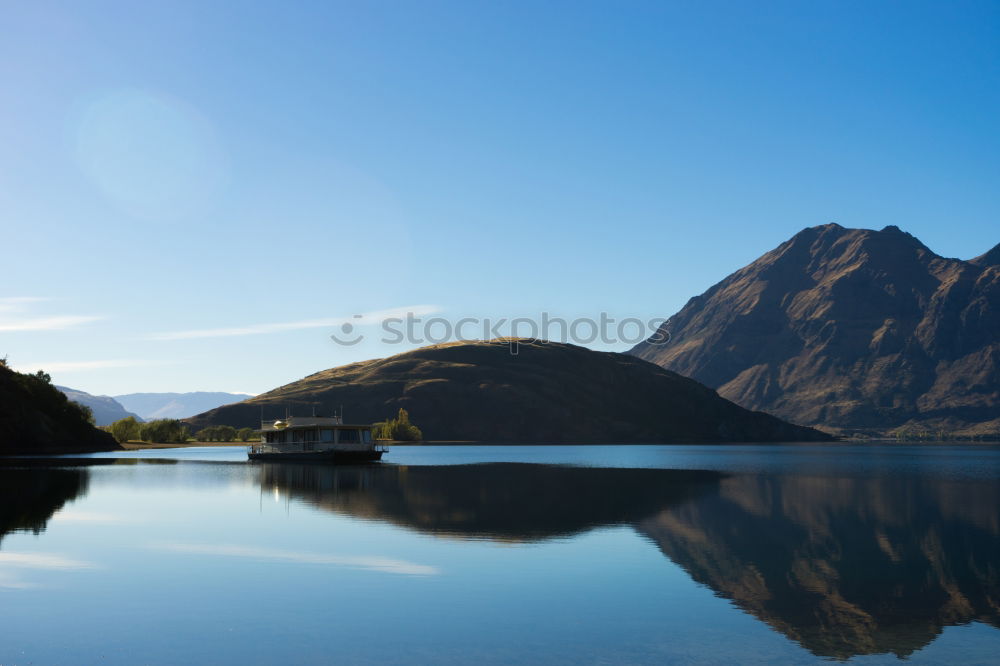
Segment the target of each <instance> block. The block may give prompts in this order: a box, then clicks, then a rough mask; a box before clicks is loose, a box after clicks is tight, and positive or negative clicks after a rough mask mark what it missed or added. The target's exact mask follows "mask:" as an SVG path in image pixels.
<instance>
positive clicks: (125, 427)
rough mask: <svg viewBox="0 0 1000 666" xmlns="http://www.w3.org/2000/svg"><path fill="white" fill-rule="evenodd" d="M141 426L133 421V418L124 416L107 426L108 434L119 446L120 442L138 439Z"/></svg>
mask: <svg viewBox="0 0 1000 666" xmlns="http://www.w3.org/2000/svg"><path fill="white" fill-rule="evenodd" d="M141 425H142V424H140V423H139V422H138V421H136V420H135V417H134V416H126V417H125V418H123V419H118V420H117V421H115V422H114V423H112V424H111V425H109V426H108V432H110V433H111V436H112V437H114V438H115V441H116V442H118V443H119V444H121V443H122V442H128V441H130V440H133V439H139V427H140V426H141Z"/></svg>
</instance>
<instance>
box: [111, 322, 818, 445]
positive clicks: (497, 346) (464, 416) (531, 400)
mask: <svg viewBox="0 0 1000 666" xmlns="http://www.w3.org/2000/svg"><path fill="white" fill-rule="evenodd" d="M125 404H129V403H127V402H126V403H125ZM341 406H342V407H343V409H344V410H345V415H346V419H347V421H349V422H353V423H372V422H375V421H379V420H383V419H385V418H386V417H391V416H395V414H396V412H397V410H398V409H399V408H405V409H407V410H409V412H410V415H411V418H412V420H413V422H414V423H415V424H416V425H418V426H419V427H420V428H421V429H422V430H423V432H424V436H425V437H427V438H428V439H431V440H469V441H480V442H523V443H529V442H610V443H630V442H669V441H704V442H720V441H790V440H810V441H815V440H824V439H827V436H826V435H823V434H822V433H820V432H818V431H816V430H813V429H810V428H802V427H799V426H795V425H792V424H790V423H785V422H784V421H781V420H779V419H777V418H774V417H773V416H770V415H768V414H763V413H760V412H750V411H748V410H745V409H743V408H741V407H738V406H737V405H735V404H733V403H731V402H729V401H728V400H725V399H723V398H720V397H719V396H718V394H716V392H715V391H713V390H711V389H708V388H706V387H704V386H702V385H701V384H698V383H697V382H695V381H694V380H691V379H687V378H686V377H681V376H680V375H677V374H675V373H673V372H668V371H666V370H664V369H662V368H660V367H658V366H656V365H653V364H652V363H647V362H645V361H642V360H639V359H637V358H634V357H632V356H627V355H625V354H615V353H608V352H596V351H591V350H589V349H585V348H583V347H577V346H574V345H567V344H559V343H538V342H532V343H528V342H521V344H520V345H519V352H518V354H517V355H516V356H515V355H512V354H511V350H510V347H509V346H508V344H507V343H505V342H499V343H498V342H496V341H494V342H461V343H449V344H442V345H433V346H430V347H424V348H422V349H417V350H414V351H410V352H405V353H402V354H397V355H396V356H390V357H389V358H384V359H378V360H374V361H364V362H361V363H352V364H350V365H345V366H342V367H339V368H332V369H330V370H324V371H322V372H318V373H316V374H313V375H309V376H308V377H306V378H304V379H301V380H299V381H296V382H292V383H291V384H288V385H286V386H282V387H280V388H277V389H274V390H273V391H269V392H267V393H264V394H261V395H259V396H257V397H255V398H250V399H248V400H245V401H244V402H240V403H237V404H233V405H226V406H224V407H218V408H216V409H212V410H210V411H208V412H206V413H204V414H200V415H198V416H195V417H193V418H190V419H187V421H188V423H189V424H190V425H191V426H192V427H193V429H198V428H201V427H204V426H209V425H231V426H235V427H244V426H250V427H259V423H260V419H261V417H262V416H263V418H265V419H272V418H279V417H282V416H284V415H285V413H286V410H288V411H291V413H292V414H293V415H308V414H310V413H312V412H313V410H316V412H317V413H320V414H331V413H333V411H334V410H336V409H339V408H340V407H341Z"/></svg>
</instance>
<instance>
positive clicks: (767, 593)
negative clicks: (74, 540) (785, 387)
mask: <svg viewBox="0 0 1000 666" xmlns="http://www.w3.org/2000/svg"><path fill="white" fill-rule="evenodd" d="M71 462H72V461H69V460H62V461H61V462H60V463H59V464H60V465H61V467H60V468H54V467H45V466H42V465H38V466H35V467H28V468H2V467H0V540H2V539H3V538H4V536H5V535H7V534H8V533H10V532H17V531H30V532H34V533H35V534H40V533H41V532H43V531H44V530H45V527H46V522H47V521H48V519H49V518H50V517H51V516H52V515H53V514H54V513H55V512H57V511H59V510H60V508H62V507H63V506H64V505H65V504H66V503H67V502H69V501H71V500H74V499H77V498H82V497H84V496H85V495H86V494H87V493H88V490H89V492H91V493H93V494H97V493H99V492H100V491H101V489H102V488H103V486H102V483H104V482H105V481H102V480H101V479H117V480H116V481H115V482H116V483H118V484H123V483H124V484H128V483H133V482H132V481H129V480H128V479H129V478H131V477H128V476H123V475H122V474H117V475H114V474H113V475H108V474H106V473H100V474H99V473H98V471H97V470H90V469H88V468H87V465H89V464H91V463H93V464H102V465H110V466H111V467H114V468H117V471H118V472H121V471H122V469H121V468H122V467H124V466H130V467H135V465H136V463H135V461H134V460H129V461H126V460H123V459H119V460H104V461H96V460H94V461H77V463H78V464H79V466H69V467H65V466H62V465H70V464H71ZM163 462H164V463H166V462H167V461H163ZM19 464H22V465H23V464H24V463H23V462H22V463H19ZM139 467H145V466H144V465H140V466H139ZM109 471H114V470H109ZM140 471H141V470H140ZM170 471H171V474H178V476H176V477H175V478H177V479H180V480H183V481H186V482H191V480H192V479H194V478H197V479H198V480H199V486H198V488H199V489H201V488H207V487H209V486H217V487H220V488H224V487H228V484H232V483H233V482H234V481H238V482H239V483H240V484H246V483H250V484H252V487H256V486H259V487H260V489H261V491H262V492H265V493H268V494H270V493H272V492H274V491H277V492H278V493H280V494H283V495H285V496H287V497H289V498H291V499H292V500H294V501H298V502H302V503H305V504H308V505H311V506H313V507H316V508H317V509H319V510H321V511H329V512H334V513H337V514H340V515H344V516H349V517H354V518H360V519H362V520H366V521H380V522H385V523H389V524H393V525H397V526H400V527H403V528H406V529H410V530H415V531H418V532H421V533H425V534H433V535H443V536H448V537H450V538H458V539H488V540H495V541H500V542H536V541H542V540H546V539H553V538H568V537H572V536H574V535H579V534H583V533H585V532H587V531H589V530H593V529H596V528H601V527H611V526H620V525H626V526H631V527H632V528H633V529H634V530H636V532H637V533H638V534H640V535H642V537H644V538H646V539H649V540H650V541H651V542H652V543H654V544H655V545H656V546H657V547H658V548H659V550H660V551H661V552H662V553H663V554H664V555H665V556H666V557H668V558H669V559H670V560H672V561H673V562H674V563H676V564H677V565H678V566H680V567H681V568H682V569H683V570H684V571H686V572H687V574H688V575H689V576H690V577H691V578H692V579H693V580H694V581H696V582H697V583H699V584H702V585H705V586H707V587H708V588H709V589H711V590H713V591H714V592H715V593H716V595H718V596H720V597H722V598H725V599H729V600H731V601H732V603H733V604H734V605H735V606H736V607H737V608H739V609H741V610H742V611H744V612H746V613H748V614H750V615H751V616H753V617H755V618H757V619H758V620H760V621H762V622H764V623H766V624H767V625H768V626H769V627H771V628H772V629H774V630H775V631H777V632H780V633H781V634H783V635H784V636H786V637H788V638H789V639H791V640H793V641H795V642H797V643H798V644H799V645H801V646H802V647H804V648H805V649H807V650H809V651H810V652H811V653H812V654H814V655H816V656H819V657H827V658H835V659H848V658H851V657H854V656H857V655H868V654H895V655H897V656H899V657H906V656H908V655H910V654H912V653H913V652H915V651H917V650H919V649H921V648H922V647H924V646H926V645H927V644H929V643H931V642H932V641H934V639H935V638H936V637H937V636H938V635H939V634H940V633H941V631H942V629H943V628H944V627H947V626H953V625H960V624H966V623H969V622H973V621H978V622H982V623H985V624H988V625H991V626H993V627H997V628H1000V486H998V484H997V483H996V482H995V481H991V480H978V481H977V480H970V479H966V480H962V481H956V480H950V479H947V478H937V477H935V476H933V475H904V476H898V475H897V476H870V475H869V476H843V477H835V476H804V475H795V474H783V475H768V474H731V475H725V474H719V473H717V472H704V471H682V470H664V469H645V468H644V469H624V468H597V467H568V466H561V465H545V464H526V463H495V464H475V465H454V466H401V465H386V464H383V465H375V466H366V467H326V466H312V465H295V464H264V465H247V464H243V463H207V464H206V463H195V462H183V461H182V462H180V463H178V464H177V465H176V466H175V467H174V468H172V469H171V470H170ZM161 476H162V475H160V474H159V473H156V478H160V477H161ZM150 478H152V477H150V476H148V473H147V475H146V476H143V477H141V480H138V479H139V478H138V477H137V480H136V481H134V483H136V484H140V485H136V486H135V487H136V488H140V489H141V488H145V487H146V485H145V484H147V483H148V481H149V479H150ZM163 478H167V479H169V478H170V477H163ZM119 487H122V486H119ZM129 487H131V486H129ZM243 487H246V486H245V485H244V486H243ZM140 491H141V490H140ZM255 504H256V503H255ZM254 510H256V506H255V507H254ZM41 538H42V539H44V538H45V537H44V536H43V537H41ZM2 545H3V544H0V546H2ZM608 566H609V567H613V566H614V562H611V561H609V562H608ZM662 593H663V594H664V595H670V594H671V590H670V589H664V590H663V591H662ZM676 619H677V618H672V617H669V616H665V617H663V618H662V621H663V622H666V623H669V622H673V621H676Z"/></svg>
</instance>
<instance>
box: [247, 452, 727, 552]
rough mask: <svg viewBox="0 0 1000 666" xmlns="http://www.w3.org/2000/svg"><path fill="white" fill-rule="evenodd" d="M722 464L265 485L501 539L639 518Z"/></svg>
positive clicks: (281, 479) (364, 511)
mask: <svg viewBox="0 0 1000 666" xmlns="http://www.w3.org/2000/svg"><path fill="white" fill-rule="evenodd" d="M721 478H723V475H721V474H719V473H717V472H705V471H685V470H663V469H600V468H591V467H565V466H558V465H537V464H527V463H492V464H480V465H449V466H396V465H372V466H359V467H323V466H315V465H292V464H267V465H262V466H261V472H260V483H261V486H262V488H263V489H264V490H266V491H272V490H275V489H276V490H278V491H280V492H283V493H287V494H289V495H290V496H291V497H293V498H296V499H299V500H302V501H304V502H307V503H309V504H312V505H313V506H316V507H319V508H321V509H326V510H329V511H334V512H337V513H342V514H347V515H351V516H355V517H358V518H365V519H370V520H381V521H386V522H390V523H393V524H396V525H400V526H403V527H408V528H412V529H416V530H419V531H421V532H427V533H432V534H442V535H449V536H454V537H465V538H480V539H494V540H502V541H535V540H541V539H547V538H552V537H559V536H569V535H573V534H578V533H581V532H585V531H587V530H590V529H594V528H596V527H602V526H610V525H621V524H632V523H635V522H637V521H640V520H642V519H644V518H648V517H650V516H653V515H655V514H657V513H658V512H660V511H662V510H663V509H664V508H666V507H669V506H673V505H676V504H679V503H681V502H684V501H686V500H689V499H691V498H693V497H695V496H697V495H698V494H699V493H702V492H705V491H706V490H707V489H709V488H711V487H713V486H715V485H716V484H717V483H718V481H719V480H720V479H721Z"/></svg>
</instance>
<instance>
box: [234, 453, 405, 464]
mask: <svg viewBox="0 0 1000 666" xmlns="http://www.w3.org/2000/svg"><path fill="white" fill-rule="evenodd" d="M383 453H385V452H384V451H377V450H371V451H294V452H288V453H273V452H271V453H248V454H247V457H248V458H250V460H261V461H267V462H315V463H324V464H335V465H357V464H363V463H372V462H378V461H380V460H381V459H382V454H383Z"/></svg>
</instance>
